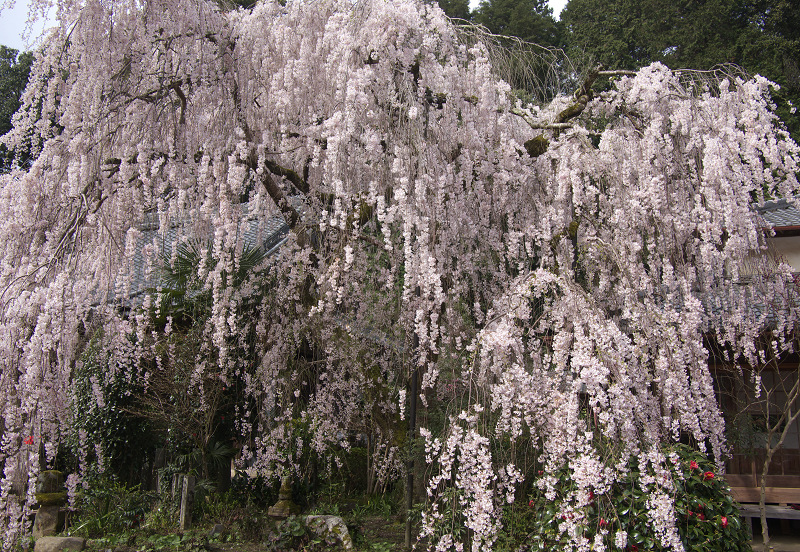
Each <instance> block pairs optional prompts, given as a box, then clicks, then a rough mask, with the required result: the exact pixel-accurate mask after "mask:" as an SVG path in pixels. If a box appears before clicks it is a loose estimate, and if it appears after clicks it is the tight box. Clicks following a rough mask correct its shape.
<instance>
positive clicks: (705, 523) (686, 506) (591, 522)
mask: <svg viewBox="0 0 800 552" xmlns="http://www.w3.org/2000/svg"><path fill="white" fill-rule="evenodd" d="M671 452H672V453H674V454H671V455H670V456H669V457H670V458H672V459H673V461H669V460H668V461H667V467H668V468H669V473H670V476H669V477H671V479H672V486H673V488H674V496H673V498H674V503H675V517H676V519H675V523H676V526H677V529H678V533H679V535H680V539H681V541H682V542H683V545H684V548H685V549H686V550H692V551H693V552H704V551H709V552H711V551H715V552H745V551H748V552H749V550H750V545H749V538H748V535H747V530H746V528H745V526H744V524H743V522H742V520H741V517H740V516H739V513H738V510H737V508H736V504H735V502H734V501H733V499H732V498H731V496H730V492H729V488H728V486H727V484H726V483H725V482H724V480H723V479H721V478H720V477H719V475H718V474H717V473H716V467H715V465H714V464H713V463H712V462H710V461H709V460H708V459H707V458H706V457H705V456H703V455H702V454H700V453H698V452H697V451H694V450H692V449H691V448H689V447H687V446H683V445H677V446H674V447H672V449H671ZM654 476H655V474H654V473H653V472H652V470H644V471H641V470H640V469H639V466H638V465H637V463H636V462H635V461H631V463H629V465H628V470H627V474H626V475H625V477H624V478H622V479H621V480H618V481H616V482H615V483H614V484H613V485H611V488H610V489H609V490H607V492H605V493H602V494H600V493H598V494H597V495H595V494H594V493H593V492H591V491H590V496H589V497H587V498H588V501H586V502H587V505H586V506H583V507H582V508H578V509H573V510H572V511H570V510H569V509H565V508H564V505H565V501H566V497H568V496H569V495H570V493H571V492H572V491H574V490H575V489H576V485H575V484H574V482H573V481H572V480H571V479H570V475H569V472H568V469H567V468H566V467H565V468H564V469H563V470H562V471H561V472H560V473H559V479H558V481H559V483H558V486H557V489H556V497H555V499H554V500H552V498H553V497H552V496H551V497H550V498H551V499H548V497H547V496H545V492H544V491H541V490H538V489H537V490H536V491H534V492H533V494H532V496H531V498H530V501H529V503H528V508H527V510H528V513H527V515H525V514H523V515H520V516H516V518H515V519H516V523H517V529H518V530H519V529H520V528H524V529H525V530H526V531H528V533H527V535H528V539H526V540H528V544H529V546H530V549H531V550H548V551H551V550H552V551H556V550H562V549H563V548H564V545H565V544H566V543H567V541H568V539H567V535H566V534H564V532H563V530H562V525H569V524H563V522H565V521H568V519H571V516H577V517H581V516H582V517H583V520H582V522H581V523H580V524H579V526H578V530H579V531H582V533H583V534H582V536H583V538H584V539H586V541H588V542H589V543H593V545H594V549H595V550H602V549H603V547H605V549H607V550H620V549H624V550H630V551H636V550H639V551H644V550H662V549H663V548H662V546H661V542H660V538H659V537H658V535H657V534H656V530H655V529H654V524H653V522H652V519H651V517H650V513H649V508H648V500H649V499H650V498H651V492H650V491H652V490H654V483H652V482H650V480H651V478H652V477H654ZM665 483H667V485H666V487H669V485H668V483H669V482H665ZM565 512H566V513H565ZM517 534H519V533H517ZM507 535H508V532H506V538H508V537H507ZM620 544H621V545H622V547H623V548H621V547H620Z"/></svg>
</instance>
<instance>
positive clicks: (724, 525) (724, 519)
mask: <svg viewBox="0 0 800 552" xmlns="http://www.w3.org/2000/svg"><path fill="white" fill-rule="evenodd" d="M720 523H721V524H722V526H723V527H727V526H728V518H726V517H725V516H722V519H721V520H720Z"/></svg>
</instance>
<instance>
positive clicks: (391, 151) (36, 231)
mask: <svg viewBox="0 0 800 552" xmlns="http://www.w3.org/2000/svg"><path fill="white" fill-rule="evenodd" d="M47 3H48V2H47V1H46V0H41V1H40V2H39V4H38V5H40V7H41V6H45V5H46V4H47ZM57 13H58V18H59V22H60V26H59V27H58V28H57V29H56V30H54V31H53V32H52V33H51V34H50V35H48V36H47V38H46V40H45V41H44V44H43V47H42V48H41V50H40V51H39V52H38V53H37V57H36V61H35V62H34V65H33V68H32V72H31V76H30V80H29V84H28V87H27V89H26V91H25V93H24V95H23V98H22V108H21V109H20V111H19V112H18V113H17V114H16V115H15V117H14V120H13V123H14V128H13V130H12V131H11V132H10V133H8V134H7V135H5V136H4V137H3V142H4V143H5V144H6V145H7V147H9V148H10V149H12V150H19V151H26V152H30V154H31V158H32V159H33V160H32V162H31V163H30V164H28V165H25V166H18V167H16V168H14V169H13V170H12V171H11V172H10V173H8V174H4V175H2V176H1V177H0V185H1V187H0V206H2V207H0V209H2V216H0V255H2V261H1V263H2V264H1V265H0V386H1V387H0V413H2V414H1V415H2V444H1V445H0V466H2V484H1V485H0V524H1V525H2V527H3V531H4V538H3V539H2V540H3V543H4V546H5V547H6V548H7V549H8V548H11V547H13V546H14V545H15V543H16V542H18V539H19V538H20V537H21V535H23V534H24V532H25V531H26V530H27V529H28V528H27V527H26V523H28V519H29V517H28V513H29V512H30V508H31V506H32V504H33V500H34V499H33V495H32V492H33V491H32V488H33V485H32V482H33V481H34V479H35V477H36V473H37V471H38V469H39V465H40V464H41V465H51V464H53V463H55V462H56V461H57V459H58V457H59V450H60V448H61V447H62V443H64V442H66V441H67V440H69V441H70V442H74V438H75V436H74V435H72V434H71V433H70V432H71V427H72V419H71V416H72V412H73V411H74V410H73V409H72V408H71V405H70V404H69V401H68V400H67V399H66V397H70V396H72V395H71V393H69V390H70V389H71V388H72V387H73V385H74V382H73V377H74V374H75V366H76V362H77V361H78V360H79V359H80V358H81V355H82V354H83V352H84V350H85V349H86V347H87V346H88V338H87V336H99V339H100V342H97V343H93V344H92V346H93V347H95V350H96V351H97V354H98V355H101V356H102V358H103V359H106V360H104V361H105V362H107V364H108V366H109V375H108V377H109V378H124V377H126V375H127V376H128V377H133V375H134V374H135V375H136V377H137V378H139V379H140V380H141V383H142V386H143V389H144V390H145V391H144V392H146V390H147V385H148V382H149V381H154V382H155V381H161V379H163V377H162V378H161V379H160V378H159V375H160V374H164V373H169V370H170V369H175V368H176V366H177V367H180V368H181V369H182V370H183V368H185V367H186V366H187V362H188V360H187V358H186V355H185V354H182V353H181V351H184V352H185V350H189V345H191V350H195V351H197V353H196V355H195V357H196V358H195V361H194V365H193V366H192V367H191V369H192V370H193V375H191V376H189V377H188V380H186V379H185V378H184V380H182V381H189V382H194V388H195V390H196V391H195V393H194V394H193V395H192V400H193V401H194V404H197V405H198V408H199V409H201V410H202V409H203V408H213V406H211V405H212V401H211V398H212V397H211V396H210V395H207V394H208V393H211V392H212V391H213V390H215V389H222V390H223V391H224V393H226V395H225V399H226V405H227V404H228V402H227V401H233V402H234V403H235V404H233V405H232V406H230V407H227V406H226V408H229V410H226V412H232V413H233V414H232V417H234V418H235V419H234V420H233V421H231V420H226V421H225V423H226V430H225V431H226V436H227V437H229V438H231V439H233V438H234V437H235V439H236V440H237V442H238V444H239V446H240V449H241V457H242V461H243V462H245V461H246V462H248V464H249V465H250V466H252V467H253V469H255V470H261V471H262V472H263V473H272V474H275V475H276V476H277V475H280V474H281V473H286V472H289V473H294V474H297V475H300V476H305V475H307V473H308V471H309V470H311V469H312V468H311V467H309V466H313V465H314V463H313V462H309V457H310V456H312V455H315V457H316V458H327V459H329V460H330V462H331V463H332V464H334V463H335V462H336V461H337V460H339V461H340V458H339V455H341V454H343V453H345V452H346V451H347V450H348V449H349V448H350V447H351V446H352V443H353V441H354V440H355V439H362V442H366V443H367V444H368V447H367V448H368V450H367V451H366V454H367V456H368V458H369V463H368V465H369V466H370V469H371V471H372V473H373V474H374V477H376V478H377V479H381V478H384V479H385V478H396V477H397V476H398V474H400V473H401V472H402V471H403V470H406V469H409V466H408V465H406V466H404V465H403V463H402V459H403V456H402V452H403V448H406V447H408V444H409V443H410V442H411V441H412V440H413V438H414V435H415V430H416V428H415V427H414V425H413V423H412V420H419V421H420V422H421V423H422V427H420V433H421V435H422V436H423V438H424V441H425V445H424V446H425V453H426V456H427V460H428V462H429V463H430V466H429V468H428V469H429V477H428V478H427V480H426V481H425V483H424V484H425V485H426V486H427V489H428V492H429V497H430V500H429V503H428V504H427V506H426V511H425V513H424V514H423V522H422V536H423V537H426V538H427V540H426V542H429V543H430V545H431V547H434V548H436V549H437V550H448V549H454V550H461V549H463V548H464V547H465V546H466V547H468V548H471V549H473V550H488V549H491V548H492V547H493V545H494V543H495V541H496V539H497V535H498V531H500V529H501V528H502V525H503V523H504V519H503V516H502V511H503V506H504V505H506V504H509V503H513V502H514V501H523V502H524V503H527V501H528V500H529V497H527V496H524V495H523V494H522V493H519V489H521V488H522V487H523V485H526V484H530V483H531V482H532V481H533V479H532V478H535V479H536V486H537V488H538V489H541V491H542V492H544V493H545V496H556V495H557V494H558V493H559V492H560V490H563V489H566V488H567V487H564V483H563V482H564V481H565V478H566V480H568V481H570V482H571V483H570V486H569V487H568V489H569V490H568V492H566V493H565V494H562V496H561V500H559V502H558V508H559V511H558V512H556V513H555V514H554V515H556V516H562V517H561V518H560V519H562V520H563V523H559V524H558V525H557V534H555V535H553V538H554V539H557V540H558V541H559V542H560V543H561V546H562V549H564V550H571V549H574V550H584V549H587V546H589V544H587V541H586V539H585V538H584V536H585V535H586V534H588V533H587V531H588V529H587V527H588V525H587V524H590V523H594V520H593V519H591V518H587V517H586V516H584V515H576V513H577V512H580V511H582V510H581V509H582V508H585V507H586V506H587V504H586V501H587V500H588V498H587V497H589V496H590V494H591V493H594V495H595V496H614V494H613V491H612V489H616V488H619V487H620V486H621V485H623V484H624V483H625V482H628V481H633V480H635V479H636V477H634V476H633V475H632V473H633V472H632V470H633V467H634V466H636V470H638V473H639V474H640V475H639V478H638V481H639V482H638V483H637V484H636V485H637V486H638V488H639V489H640V490H641V492H642V493H644V495H646V497H643V498H642V500H640V501H639V502H637V504H639V505H640V506H641V505H643V506H642V510H641V512H640V515H641V516H644V517H645V518H646V519H647V520H648V523H649V526H650V528H651V530H652V533H651V536H650V537H649V538H650V539H651V540H652V542H654V543H658V545H659V546H661V547H663V548H672V549H675V550H682V549H684V544H683V542H684V541H683V540H682V537H681V535H682V531H684V529H683V524H685V513H684V511H683V506H682V503H681V502H680V499H679V498H678V497H680V496H681V495H680V494H675V493H674V488H675V485H677V484H678V483H676V482H675V481H676V480H675V479H674V478H670V477H666V478H659V477H657V476H653V477H651V478H649V479H648V480H647V481H643V480H642V475H641V474H661V473H665V474H666V473H667V471H669V470H673V468H671V467H670V466H671V464H670V463H671V461H672V458H673V457H672V456H670V455H669V454H665V453H664V452H663V451H664V445H665V444H667V443H670V442H678V441H679V440H684V441H685V442H692V443H693V444H694V445H695V447H696V448H697V449H698V450H700V451H702V452H703V453H705V454H707V455H708V456H710V457H711V458H712V459H713V461H714V462H715V463H717V464H718V465H721V462H722V460H723V458H724V454H725V451H726V446H725V442H724V438H723V432H724V427H723V421H722V417H721V416H720V412H719V408H718V405H717V402H716V400H715V397H714V389H713V386H712V380H711V375H710V373H709V370H708V366H707V361H708V356H709V353H708V350H707V347H706V344H707V343H708V342H709V341H713V342H714V343H715V344H716V345H717V346H719V347H720V349H721V350H723V351H725V354H726V355H727V358H728V360H730V362H731V363H732V364H737V363H738V364H742V365H756V364H758V363H760V362H764V361H765V360H766V355H767V353H769V354H770V355H775V354H778V355H780V354H781V353H783V352H788V351H791V350H792V347H793V346H792V340H791V338H792V336H793V332H794V331H795V325H796V323H797V320H798V313H797V305H798V301H797V286H796V284H795V281H794V279H793V278H792V277H791V274H790V268H789V267H788V266H785V265H781V264H779V263H777V262H776V261H775V260H774V259H772V258H770V257H769V255H767V251H766V244H765V239H766V236H765V228H764V222H763V221H762V220H760V219H759V217H758V215H757V214H756V213H755V212H754V210H753V209H752V207H751V206H752V205H753V203H758V202H762V201H764V200H766V199H770V198H776V197H782V198H787V199H789V198H793V197H794V195H795V194H796V193H798V191H799V190H798V182H797V179H796V174H797V171H798V147H797V145H796V144H795V143H794V142H792V141H791V139H790V138H789V137H788V135H787V134H786V132H785V131H783V130H782V129H781V128H780V127H779V126H778V123H777V120H776V118H775V116H774V115H773V114H772V112H771V110H770V108H771V106H770V104H769V101H768V90H769V87H770V83H769V82H767V81H766V80H764V79H762V78H758V77H756V78H752V79H750V78H747V77H745V76H743V75H739V74H738V73H737V72H736V71H734V70H729V71H720V72H714V73H692V72H672V71H670V70H669V69H668V68H667V67H665V66H663V65H659V64H655V65H651V66H649V67H646V68H644V69H642V70H640V71H638V72H637V73H626V72H615V71H601V70H596V69H589V68H586V69H584V70H581V69H580V68H575V67H573V66H571V65H570V64H569V63H568V62H567V61H566V60H565V59H564V58H563V56H562V57H559V55H558V54H557V53H556V52H542V53H541V55H540V56H539V58H540V59H549V60H550V68H549V69H547V70H544V69H543V68H542V66H537V67H535V68H531V70H530V75H528V76H530V78H526V74H525V70H526V67H525V66H524V65H523V66H521V65H520V60H523V59H527V58H525V57H524V56H519V55H517V54H516V53H513V52H512V53H508V52H507V51H506V50H502V49H500V48H499V47H498V44H497V43H496V41H495V39H494V38H493V37H491V36H488V35H486V34H485V33H483V32H481V31H480V30H479V29H477V30H476V29H468V28H467V29H464V28H460V27H457V26H455V25H454V24H453V23H452V22H451V21H450V20H448V19H447V18H446V17H445V16H444V14H443V13H442V12H441V10H439V8H438V7H436V6H434V5H431V4H428V3H425V2H421V1H418V0H403V1H392V2H389V1H387V0H361V1H356V2H353V1H351V0H322V1H303V0H289V1H286V2H282V1H262V2H258V3H257V4H256V5H255V6H254V7H253V8H252V9H248V10H244V9H236V10H232V9H223V8H221V7H220V5H219V3H217V2H206V1H202V0H180V1H178V0H158V1H128V0H115V1H113V2H99V1H88V2H85V1H81V0H63V1H60V2H58V10H57ZM514 47H515V48H517V53H518V52H519V51H527V52H530V51H537V50H535V48H533V47H532V46H531V47H529V46H527V45H524V44H516V45H515V46H514ZM526 48H527V50H526ZM512 54H513V55H512ZM542 56H544V58H542ZM547 56H549V57H547ZM512 61H513V62H512ZM612 69H613V68H612ZM510 71H513V72H514V74H513V75H509V72H510ZM509 83H514V85H513V87H512V85H511V84H509ZM537 86H540V87H541V88H536V87H537ZM525 87H529V88H525ZM20 158H21V157H20ZM276 217H282V219H283V221H285V224H286V226H287V227H288V235H287V236H286V239H285V240H284V241H283V242H282V245H280V247H274V248H270V251H269V254H268V255H267V254H265V255H264V256H263V259H261V260H260V261H259V264H258V266H256V267H252V268H253V269H252V271H251V272H250V274H251V275H250V276H243V278H242V279H241V282H239V283H238V284H237V285H236V286H231V285H228V282H229V280H230V279H231V277H232V275H234V274H240V270H239V268H240V266H241V264H242V254H243V252H245V251H250V250H252V248H253V247H254V246H255V247H258V246H259V245H260V243H261V242H260V241H259V240H266V239H267V238H268V237H270V238H272V237H274V234H273V233H272V230H271V228H272V226H270V224H271V222H270V221H274V220H275V219H276ZM251 223H252V224H253V225H254V226H255V231H254V232H249V231H248V232H245V231H244V228H245V227H247V228H250V226H247V225H248V224H251ZM248 236H250V237H248ZM248 240H250V241H248ZM189 246H191V247H194V248H195V249H196V251H197V255H196V256H197V258H198V259H200V261H199V262H198V264H197V265H196V267H195V268H193V269H192V270H193V273H192V282H194V283H193V287H192V289H193V290H196V292H197V293H202V294H203V297H204V298H206V299H204V300H207V303H206V306H205V307H204V313H205V314H204V315H203V317H202V318H199V317H195V318H187V317H186V316H185V315H179V314H178V313H177V309H178V307H179V305H178V304H177V303H175V302H174V301H172V300H171V299H170V293H171V292H170V290H168V289H166V284H165V282H164V281H163V280H162V279H160V277H159V274H160V273H161V267H162V266H163V262H164V260H165V259H166V262H167V263H169V264H171V265H174V264H175V263H176V262H177V255H178V253H177V252H178V251H180V250H181V248H186V247H189ZM265 253H266V252H265ZM209 258H210V259H212V261H210V262H209V261H207V260H204V259H209ZM754 284H757V285H754ZM775 298H781V300H780V301H776V300H775ZM754 306H757V307H758V308H754ZM99 328H102V329H103V331H102V332H98V331H97V330H98V329H99ZM187 328H191V331H189V329H187ZM173 334H176V335H177V337H172V338H171V336H172V335H173ZM187 335H191V336H193V337H192V339H193V340H194V339H196V342H192V343H191V344H186V345H187V346H186V347H182V348H181V347H177V345H175V344H176V343H185V339H184V337H185V336H187ZM765 335H766V336H767V339H766V340H765V339H764V336H765ZM195 336H196V337H195ZM177 363H180V364H177ZM181 373H184V372H181ZM102 388H103V385H100V384H98V385H97V386H96V389H102ZM95 400H96V401H98V404H100V403H101V402H102V401H103V397H102V393H98V394H97V396H96V397H95ZM417 402H419V404H420V407H419V410H420V414H419V415H417V412H416V411H417V408H416V407H415V405H416V404H417ZM165 408H166V407H165ZM428 411H429V412H433V411H436V412H437V413H439V418H437V419H438V420H441V423H437V424H432V423H429V422H431V420H432V419H433V418H432V417H428V416H426V415H424V413H425V412H428ZM442 413H444V414H442ZM207 418H208V419H209V420H211V422H210V423H217V422H216V417H213V416H207ZM220 423H221V419H220ZM210 431H211V430H209V432H210ZM209 434H212V433H209ZM29 436H35V438H36V442H37V443H40V442H43V443H44V445H43V447H41V448H39V447H32V446H29V445H26V444H25V440H26V438H28V437H29ZM365 436H366V437H365ZM68 437H69V439H68ZM78 438H80V437H78ZM523 440H524V441H525V442H526V443H528V446H529V449H530V450H533V451H535V453H534V454H535V458H536V462H537V464H538V465H540V466H541V471H542V475H541V476H538V475H535V474H536V472H533V473H531V472H530V470H529V469H528V466H526V465H525V461H524V459H523V458H522V457H520V456H519V455H518V454H517V452H515V451H517V450H518V449H517V448H515V446H513V444H514V443H517V442H522V441H523ZM610 443H612V444H613V446H611V445H610ZM91 445H92V444H90V443H86V444H79V445H78V446H79V447H80V446H84V447H88V446H91ZM40 451H41V454H43V457H40ZM323 468H324V466H323V467H320V466H317V469H323ZM665 470H666V471H665ZM707 471H715V470H711V469H709V470H707ZM670 473H672V472H671V471H670ZM72 475H74V476H75V477H73V478H72V479H71V481H72V484H73V486H74V485H77V484H78V483H79V479H78V478H79V474H72ZM684 475H685V477H689V476H688V475H686V474H684ZM609 493H610V494H609ZM687 496H688V495H687ZM692 511H693V512H694V511H695V510H692ZM720 511H721V510H720ZM715 512H716V511H715ZM570 515H572V517H570ZM704 515H708V514H704ZM714 515H716V513H715V514H714ZM564 517H566V519H565V520H564ZM726 517H727V516H726ZM693 519H694V518H693ZM720 519H721V518H720ZM728 519H729V520H730V519H731V518H730V517H728ZM609 523H610V522H609ZM729 523H731V522H730V521H729ZM620 527H621V530H625V529H624V528H622V526H620ZM615 538H616V537H615ZM614 542H615V543H616V542H617V541H616V540H615V541H614ZM615 545H616V546H619V545H618V544H612V545H609V544H608V543H607V541H606V540H603V539H601V542H598V543H597V545H596V546H595V550H600V549H602V548H603V547H609V546H612V547H613V546H615Z"/></svg>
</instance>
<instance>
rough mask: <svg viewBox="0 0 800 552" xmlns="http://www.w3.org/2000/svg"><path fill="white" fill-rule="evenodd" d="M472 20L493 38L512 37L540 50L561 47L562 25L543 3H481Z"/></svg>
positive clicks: (494, 0) (524, 0)
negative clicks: (498, 36) (493, 36)
mask: <svg viewBox="0 0 800 552" xmlns="http://www.w3.org/2000/svg"><path fill="white" fill-rule="evenodd" d="M473 20H474V21H475V22H477V23H480V24H482V25H484V26H485V27H486V28H487V29H489V30H490V31H491V32H493V33H495V34H500V35H506V36H515V37H518V38H521V39H522V40H525V41H528V42H535V43H536V44H539V45H541V46H553V47H559V48H560V47H562V46H563V45H564V35H563V32H562V26H561V24H560V23H559V22H558V21H556V19H555V18H554V17H553V10H552V9H551V8H550V7H549V6H548V5H547V1H546V0H483V1H482V2H481V4H480V6H479V7H478V9H477V10H476V11H475V13H474V16H473Z"/></svg>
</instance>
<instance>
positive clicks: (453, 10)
mask: <svg viewBox="0 0 800 552" xmlns="http://www.w3.org/2000/svg"><path fill="white" fill-rule="evenodd" d="M437 2H438V3H439V7H440V8H442V10H443V11H444V13H446V14H447V16H448V17H455V18H457V19H466V20H469V18H470V17H471V15H470V12H469V0H437Z"/></svg>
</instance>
